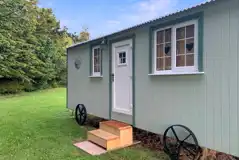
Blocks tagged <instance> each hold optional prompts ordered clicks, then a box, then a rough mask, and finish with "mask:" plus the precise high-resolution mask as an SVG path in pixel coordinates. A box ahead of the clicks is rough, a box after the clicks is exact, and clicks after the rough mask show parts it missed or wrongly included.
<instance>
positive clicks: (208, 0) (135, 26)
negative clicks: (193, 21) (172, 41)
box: [67, 0, 218, 49]
mask: <svg viewBox="0 0 239 160" xmlns="http://www.w3.org/2000/svg"><path fill="white" fill-rule="evenodd" d="M215 1H218V0H206V1H205V2H202V3H199V4H197V5H195V6H191V7H189V8H185V9H182V10H179V11H176V12H173V13H170V14H166V15H164V16H161V17H158V18H156V19H152V20H149V21H146V22H143V23H140V24H137V25H134V26H131V27H128V28H125V29H122V30H119V31H116V32H112V33H110V34H107V35H104V36H100V37H96V38H93V39H90V40H88V41H84V42H80V43H76V44H73V45H71V46H70V47H68V48H67V49H70V48H74V47H76V46H80V45H83V44H86V43H89V42H91V41H95V40H99V39H101V38H104V37H108V36H111V35H114V34H116V33H120V32H124V31H127V30H130V29H134V28H137V27H141V26H143V25H145V24H149V23H151V22H154V21H157V20H159V19H163V18H166V17H169V16H173V15H176V14H179V13H181V12H185V11H188V10H191V9H196V8H199V7H202V6H204V5H207V4H210V3H212V2H215Z"/></svg>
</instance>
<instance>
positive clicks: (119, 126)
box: [100, 120, 131, 129]
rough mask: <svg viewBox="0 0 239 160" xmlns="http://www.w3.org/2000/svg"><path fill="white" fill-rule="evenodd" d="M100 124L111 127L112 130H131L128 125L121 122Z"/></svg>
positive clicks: (111, 121) (112, 121)
mask: <svg viewBox="0 0 239 160" xmlns="http://www.w3.org/2000/svg"><path fill="white" fill-rule="evenodd" d="M100 123H101V124H105V125H108V126H110V127H113V128H117V129H126V128H131V125H129V124H127V123H123V122H119V121H114V120H110V121H104V122H100Z"/></svg>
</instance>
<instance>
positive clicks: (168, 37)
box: [165, 28, 171, 42]
mask: <svg viewBox="0 0 239 160" xmlns="http://www.w3.org/2000/svg"><path fill="white" fill-rule="evenodd" d="M165 42H171V28H170V29H166V30H165Z"/></svg>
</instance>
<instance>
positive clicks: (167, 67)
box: [165, 57, 171, 70]
mask: <svg viewBox="0 0 239 160" xmlns="http://www.w3.org/2000/svg"><path fill="white" fill-rule="evenodd" d="M165 70H171V57H165Z"/></svg>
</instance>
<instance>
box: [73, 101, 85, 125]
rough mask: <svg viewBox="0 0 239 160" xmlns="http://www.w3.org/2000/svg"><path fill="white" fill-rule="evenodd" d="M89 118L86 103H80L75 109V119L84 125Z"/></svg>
mask: <svg viewBox="0 0 239 160" xmlns="http://www.w3.org/2000/svg"><path fill="white" fill-rule="evenodd" d="M86 118H87V111H86V108H85V105H84V104H78V105H77V106H76V110H75V119H76V122H77V123H78V124H79V125H84V124H85V121H86Z"/></svg>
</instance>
